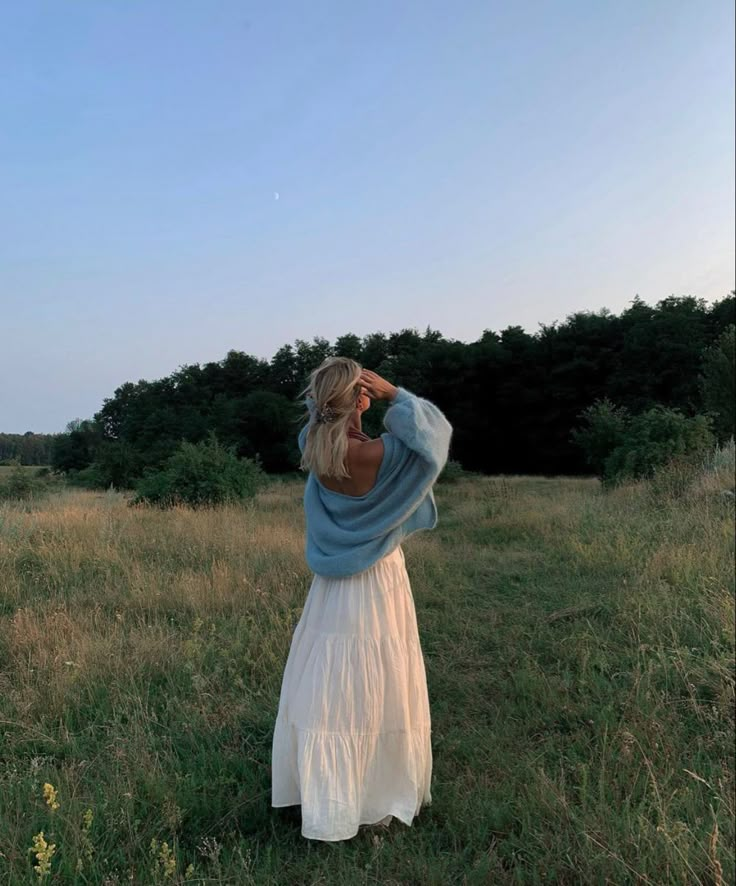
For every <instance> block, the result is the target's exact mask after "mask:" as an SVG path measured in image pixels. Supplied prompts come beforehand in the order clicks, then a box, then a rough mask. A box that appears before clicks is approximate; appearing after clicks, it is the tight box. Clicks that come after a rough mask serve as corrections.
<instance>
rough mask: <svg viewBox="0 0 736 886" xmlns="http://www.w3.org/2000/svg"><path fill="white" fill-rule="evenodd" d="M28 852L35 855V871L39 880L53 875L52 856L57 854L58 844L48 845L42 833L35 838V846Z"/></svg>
mask: <svg viewBox="0 0 736 886" xmlns="http://www.w3.org/2000/svg"><path fill="white" fill-rule="evenodd" d="M28 851H29V852H33V853H35V856H36V865H35V866H34V870H35V872H36V873H37V874H38V876H39V878H41V877H47V876H48V875H49V874H50V873H51V856H52V855H53V854H54V852H56V843H47V842H46V840H45V838H44V835H43V831H41V832H40V833H38V834H36V835H35V837H34V838H33V846H31V848H30V849H29V850H28Z"/></svg>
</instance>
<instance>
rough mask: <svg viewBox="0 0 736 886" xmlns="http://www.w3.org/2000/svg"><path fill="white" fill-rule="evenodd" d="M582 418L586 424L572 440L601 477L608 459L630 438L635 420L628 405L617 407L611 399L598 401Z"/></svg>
mask: <svg viewBox="0 0 736 886" xmlns="http://www.w3.org/2000/svg"><path fill="white" fill-rule="evenodd" d="M580 417H581V418H582V420H583V422H584V424H583V427H581V428H576V429H575V430H573V431H572V432H571V434H570V440H571V442H572V443H574V444H575V445H577V446H579V447H580V449H582V451H583V455H584V457H585V461H586V462H587V463H588V464H589V465H590V466H591V467H592V469H593V470H594V471H595V472H596V474H597V475H598V476H602V475H603V474H604V469H605V463H606V459H607V458H608V457H609V456H610V455H611V453H612V452H613V451H614V449H616V448H617V447H618V446H620V445H621V444H622V443H623V442H624V440H625V438H626V429H627V427H628V424H629V422H630V420H631V416H630V415H629V412H628V410H627V409H626V407H625V406H616V404H615V403H612V402H611V401H610V400H609V399H608V398H607V397H604V398H603V400H596V401H595V403H593V405H592V406H589V407H588V408H587V409H585V410H584V411H583V412H582V413H581V415H580Z"/></svg>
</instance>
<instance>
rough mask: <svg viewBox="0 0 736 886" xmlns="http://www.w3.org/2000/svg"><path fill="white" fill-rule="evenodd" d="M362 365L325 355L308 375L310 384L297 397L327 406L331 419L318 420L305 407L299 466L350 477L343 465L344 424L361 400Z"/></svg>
mask: <svg viewBox="0 0 736 886" xmlns="http://www.w3.org/2000/svg"><path fill="white" fill-rule="evenodd" d="M362 369H363V367H362V366H361V365H360V363H357V362H356V361H355V360H351V359H350V357H326V358H325V359H324V360H323V361H322V362H321V363H320V365H319V366H318V367H317V368H316V369H313V370H312V372H310V374H309V384H308V385H307V386H306V387H305V388H304V390H303V391H302V392H301V393H300V395H299V397H300V399H302V400H303V399H304V398H309V397H311V398H312V400H313V402H314V405H315V406H316V407H317V409H318V410H319V409H324V408H325V407H326V406H329V407H330V408H331V409H332V410H333V412H334V415H335V419H334V421H331V422H318V421H317V418H316V415H312V413H311V410H310V409H309V407H307V412H306V414H305V415H304V416H303V418H308V419H309V429H308V430H307V436H306V440H305V442H304V452H303V453H302V457H301V461H300V462H299V468H300V469H301V470H302V471H312V472H314V473H315V474H317V475H319V476H321V477H339V478H345V477H350V472H349V471H348V469H347V468H346V467H345V456H346V455H347V453H348V435H347V426H348V422H349V421H350V417H351V415H352V414H353V412H354V411H355V409H356V407H357V405H358V401H359V399H360V395H361V391H362V387H361V384H360V373H361V371H362Z"/></svg>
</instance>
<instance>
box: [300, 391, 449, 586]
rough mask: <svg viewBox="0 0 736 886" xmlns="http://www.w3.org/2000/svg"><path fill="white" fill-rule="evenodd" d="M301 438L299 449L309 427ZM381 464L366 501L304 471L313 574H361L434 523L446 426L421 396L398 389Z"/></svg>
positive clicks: (388, 414)
mask: <svg viewBox="0 0 736 886" xmlns="http://www.w3.org/2000/svg"><path fill="white" fill-rule="evenodd" d="M306 403H307V405H308V407H309V409H310V412H311V413H312V419H310V422H309V423H308V424H306V425H305V426H304V427H303V428H302V429H301V431H300V432H299V449H300V450H301V451H302V452H303V451H304V444H305V440H306V434H307V431H308V429H309V427H310V425H311V422H312V421H313V416H314V409H315V407H314V401H312V400H311V399H309V398H308V399H307V401H306ZM383 424H384V426H385V427H386V429H387V431H388V433H382V434H381V438H382V439H383V449H384V453H383V461H382V462H381V465H380V467H379V469H378V475H377V477H376V482H375V485H374V486H373V488H372V489H371V490H370V491H369V492H367V493H366V494H365V495H357V496H353V495H344V494H343V493H341V492H333V491H332V490H331V489H327V487H325V486H323V485H322V483H320V481H319V480H318V479H317V477H316V476H315V475H314V472H313V471H310V472H309V476H308V478H307V483H306V487H305V489H304V514H305V518H306V529H307V538H306V560H307V565H308V566H309V568H310V569H311V570H312V572H314V573H315V574H316V575H324V576H331V577H334V576H343V575H353V574H355V573H356V572H362V571H363V570H364V569H367V568H368V567H369V566H371V565H372V564H373V563H375V562H376V561H377V560H379V559H380V558H381V557H383V556H384V555H385V554H389V553H390V552H391V551H392V550H393V549H394V548H395V547H397V546H398V545H399V544H400V543H401V541H402V539H404V538H406V536H408V535H411V533H413V532H417V531H418V530H420V529H434V527H435V526H436V525H437V506H436V504H435V500H434V493H433V491H432V487H433V485H434V483H435V481H436V480H437V477H438V476H439V474H440V472H441V471H442V468H443V467H444V466H445V463H446V461H447V456H448V453H449V449H450V439H451V436H452V425H451V424H450V423H449V421H448V420H447V419H446V418H445V416H444V415H443V414H442V412H441V411H440V410H439V409H438V408H437V407H436V406H435V405H434V403H431V402H430V401H429V400H425V399H424V398H422V397H418V396H416V394H412V393H411V392H410V391H408V390H407V389H406V388H402V387H399V388H398V393H397V395H396V396H395V397H394V399H393V400H392V401H391V405H390V406H389V408H388V410H387V411H386V414H385V416H384V419H383Z"/></svg>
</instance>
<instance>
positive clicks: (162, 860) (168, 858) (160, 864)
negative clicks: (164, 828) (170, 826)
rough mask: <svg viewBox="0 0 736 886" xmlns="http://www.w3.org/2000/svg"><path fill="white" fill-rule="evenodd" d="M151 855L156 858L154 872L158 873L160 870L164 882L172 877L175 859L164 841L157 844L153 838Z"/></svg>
mask: <svg viewBox="0 0 736 886" xmlns="http://www.w3.org/2000/svg"><path fill="white" fill-rule="evenodd" d="M157 854H158V855H157ZM151 855H153V856H154V857H156V856H157V857H156V871H157V872H158V871H159V870H161V872H162V873H163V877H164V879H165V880H168V879H169V878H170V877H173V876H174V872H175V871H176V858H175V857H174V853H173V852H172V851H171V849H169V844H168V843H167V842H166V841H165V840H164V842H163V843H161V844H159V842H158V840H157V839H156V838H155V837H154V838H153V839H152V840H151Z"/></svg>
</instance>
